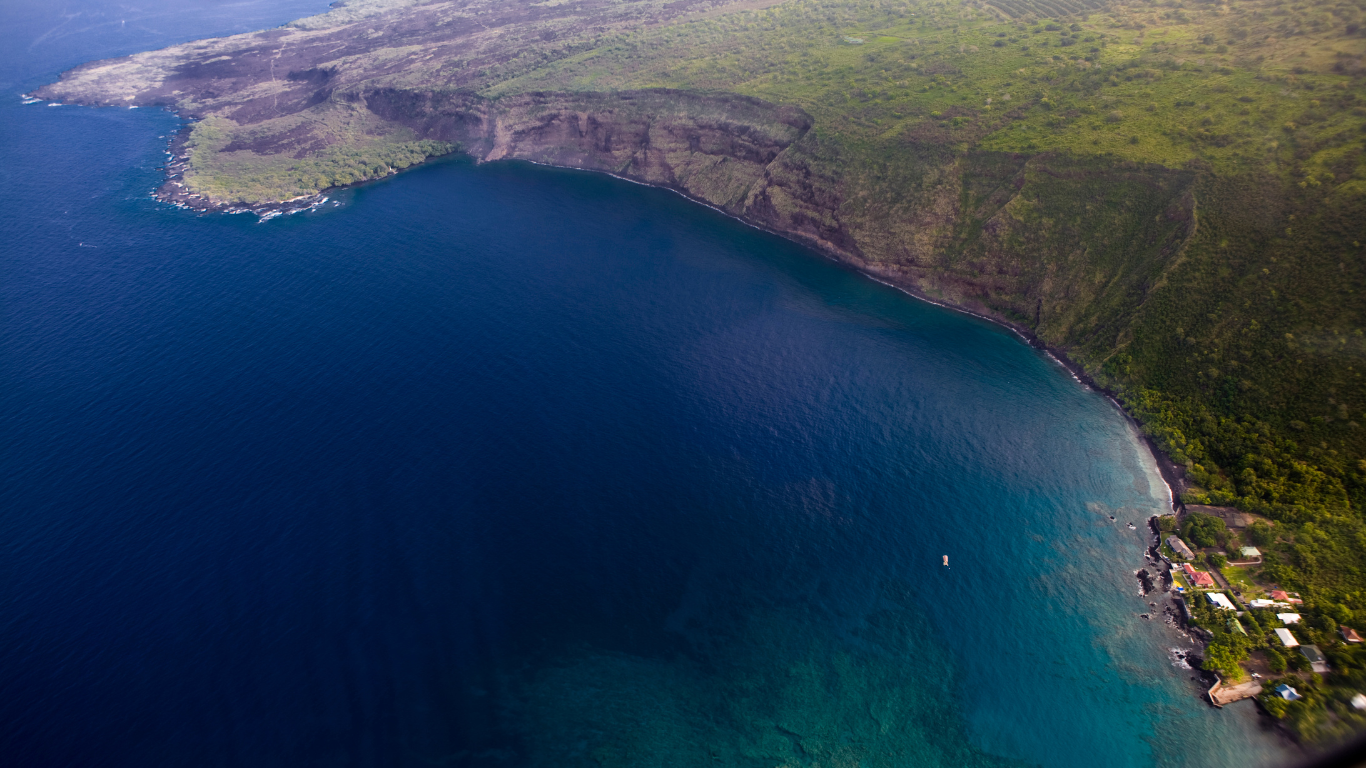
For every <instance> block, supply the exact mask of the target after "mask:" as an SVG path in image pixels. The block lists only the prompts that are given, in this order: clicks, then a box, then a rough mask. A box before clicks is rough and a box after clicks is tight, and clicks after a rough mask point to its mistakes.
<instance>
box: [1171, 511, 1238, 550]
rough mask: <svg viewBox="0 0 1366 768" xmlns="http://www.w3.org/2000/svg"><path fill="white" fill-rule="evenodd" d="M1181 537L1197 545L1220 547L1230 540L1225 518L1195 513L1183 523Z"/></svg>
mask: <svg viewBox="0 0 1366 768" xmlns="http://www.w3.org/2000/svg"><path fill="white" fill-rule="evenodd" d="M1181 538H1183V539H1185V540H1186V541H1187V542H1189V543H1191V544H1193V545H1195V546H1197V547H1218V546H1223V545H1224V543H1225V542H1227V541H1228V531H1227V527H1226V526H1225V525H1224V521H1223V520H1220V519H1219V518H1217V517H1214V516H1212V515H1202V514H1200V513H1195V514H1191V515H1187V516H1186V519H1185V521H1184V522H1183V523H1182V524H1181Z"/></svg>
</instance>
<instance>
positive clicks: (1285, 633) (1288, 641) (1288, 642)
mask: <svg viewBox="0 0 1366 768" xmlns="http://www.w3.org/2000/svg"><path fill="white" fill-rule="evenodd" d="M1276 637H1277V638H1278V639H1280V641H1281V645H1284V646H1285V647H1286V648H1294V647H1295V646H1297V645H1299V644H1300V641H1299V640H1296V639H1295V636H1294V635H1292V634H1290V630H1288V629H1285V628H1284V627H1282V628H1280V629H1277V630H1276Z"/></svg>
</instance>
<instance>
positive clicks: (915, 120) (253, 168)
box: [35, 0, 1366, 740]
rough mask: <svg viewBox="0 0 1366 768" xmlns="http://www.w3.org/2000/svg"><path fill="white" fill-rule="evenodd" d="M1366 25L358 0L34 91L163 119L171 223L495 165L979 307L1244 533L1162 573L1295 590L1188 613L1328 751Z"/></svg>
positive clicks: (1343, 515)
mask: <svg viewBox="0 0 1366 768" xmlns="http://www.w3.org/2000/svg"><path fill="white" fill-rule="evenodd" d="M1364 25H1366V9H1363V7H1362V6H1361V4H1360V3H1353V2H1336V1H1335V0H1304V1H1303V2H1287V1H1286V0H1238V1H1237V2H1217V1H1216V2H1205V1H1203V0H1152V1H1150V0H1116V1H1115V2H1100V1H1098V0H998V1H997V2H992V3H988V2H979V1H977V0H943V1H939V0H931V1H920V0H912V1H910V2H886V1H885V0H788V1H787V2H776V0H733V1H732V0H696V1H693V0H544V1H542V2H528V1H527V0H506V1H505V0H499V1H498V2H492V1H490V0H354V2H346V3H337V4H335V5H334V7H333V10H331V11H330V12H329V13H325V14H322V15H320V16H314V17H310V18H306V19H301V20H298V21H295V22H292V23H290V24H287V25H285V26H283V27H281V28H278V29H272V30H267V31H262V32H256V33H251V34H244V35H237V36H233V37H225V38H218V39H211V40H203V41H199V42H194V43H188V44H184V45H178V46H173V47H170V48H167V49H164V50H161V51H153V52H147V53H140V54H136V55H133V56H128V57H124V58H120V59H113V60H108V61H99V62H94V63H91V64H86V65H84V66H81V67H78V68H76V69H74V70H71V71H70V72H67V73H65V74H64V75H63V76H62V78H61V80H60V81H59V82H56V83H53V84H51V85H48V86H45V87H43V88H41V89H39V90H38V91H37V92H36V94H35V95H37V96H39V97H41V98H43V99H45V100H57V101H63V102H70V103H80V104H88V105H100V106H111V107H149V106H164V107H168V108H172V109H175V110H177V111H178V112H179V113H180V114H181V115H183V116H184V117H186V118H187V119H189V120H191V121H192V125H191V129H190V130H189V131H188V132H184V133H183V135H182V136H181V137H180V139H178V143H177V145H176V146H175V151H176V153H177V155H178V158H179V160H178V162H177V163H175V164H173V166H172V167H171V169H170V171H171V177H170V178H168V179H167V182H166V184H165V186H163V187H162V188H161V190H160V194H161V196H162V197H164V198H165V199H167V200H171V201H175V202H178V203H180V204H182V205H189V206H192V207H196V208H201V209H226V208H240V207H251V208H255V209H258V210H268V209H271V208H272V207H275V208H278V207H279V206H280V205H281V204H283V203H285V202H286V201H292V200H299V199H301V198H302V199H307V198H309V196H313V195H317V194H319V193H321V192H322V191H324V190H326V189H328V188H331V187H335V186H340V185H347V184H353V183H357V182H361V181H365V180H368V179H374V178H378V177H381V176H384V175H387V174H390V173H394V172H396V171H397V170H399V169H402V168H405V167H408V166H411V165H414V164H417V163H420V162H422V161H423V160H425V159H427V158H429V157H432V156H436V155H441V154H446V153H449V152H452V151H460V152H464V153H466V154H468V155H470V156H472V157H474V158H476V159H477V160H479V161H493V160H499V159H504V158H521V159H525V160H531V161H535V162H540V163H548V164H554V165H559V166H566V167H575V168H584V169H591V170H597V171H604V172H609V173H613V174H616V175H619V176H622V177H625V178H629V179H633V180H637V181H641V182H645V183H649V184H654V185H658V186H662V187H667V188H670V189H674V190H677V191H679V192H681V193H683V194H685V195H687V196H689V197H691V198H693V199H696V200H698V201H701V202H704V203H706V204H709V205H712V206H714V207H716V208H719V209H721V210H723V211H726V212H728V213H730V214H733V215H735V216H737V217H740V218H742V219H744V220H746V221H749V222H751V223H753V224H755V225H758V226H761V227H764V228H766V229H769V230H771V231H774V232H777V233H780V234H783V235H785V236H787V237H791V238H793V239H796V240H798V241H801V242H804V243H807V244H809V245H811V246H812V247H814V248H817V249H819V250H820V251H822V252H824V253H826V254H829V255H830V256H832V257H834V258H837V259H840V260H842V261H844V262H846V263H848V264H851V265H853V266H855V267H857V268H859V269H862V270H865V271H867V272H870V273H873V274H875V275H877V276H878V277H879V278H880V279H883V280H885V281H887V282H890V283H893V284H895V285H897V286H900V287H903V288H905V289H906V290H908V291H911V292H913V293H915V294H917V295H921V296H924V297H927V298H930V299H933V300H936V301H940V302H943V303H947V304H950V305H953V306H957V307H961V308H964V309H967V310H970V311H973V312H977V313H980V314H983V315H986V316H989V317H992V318H995V319H998V320H1000V321H1002V322H1005V323H1009V324H1011V325H1012V326H1014V327H1016V328H1018V329H1020V330H1021V331H1022V332H1024V333H1026V334H1027V335H1029V337H1031V338H1033V339H1036V340H1037V341H1038V342H1039V343H1041V344H1044V345H1047V346H1048V347H1050V348H1051V349H1053V350H1055V351H1057V352H1058V354H1059V355H1060V357H1062V358H1063V359H1065V360H1067V361H1068V362H1069V364H1071V365H1072V366H1074V368H1075V369H1076V370H1077V371H1079V372H1080V373H1082V374H1083V375H1084V376H1086V377H1088V378H1089V380H1090V381H1093V382H1094V383H1095V384H1096V385H1098V386H1099V387H1101V388H1103V389H1105V390H1107V391H1108V392H1110V393H1112V394H1113V395H1114V396H1115V398H1116V399H1117V401H1118V402H1120V403H1121V404H1122V405H1123V407H1124V408H1125V409H1126V410H1127V411H1128V412H1129V413H1130V414H1131V415H1133V416H1134V417H1135V418H1136V419H1137V420H1138V421H1139V423H1141V424H1142V426H1143V429H1144V430H1145V432H1146V433H1147V435H1148V436H1149V437H1150V438H1151V439H1152V441H1153V442H1154V443H1155V444H1156V446H1157V447H1158V448H1159V449H1160V450H1161V452H1162V453H1163V454H1165V456H1166V457H1167V458H1168V459H1169V462H1168V466H1167V467H1166V469H1167V473H1168V475H1169V480H1170V481H1171V482H1172V483H1173V485H1174V488H1175V490H1176V492H1177V493H1178V495H1179V498H1180V499H1181V500H1182V501H1183V502H1184V503H1186V504H1190V505H1207V506H1210V507H1213V508H1219V509H1227V510H1232V511H1234V512H1238V511H1241V512H1243V513H1247V514H1252V515H1255V516H1256V518H1255V519H1256V520H1257V521H1258V525H1259V526H1261V527H1255V528H1254V527H1253V526H1247V527H1244V528H1239V529H1237V530H1238V531H1239V532H1238V533H1236V534H1230V533H1229V532H1228V531H1230V530H1232V527H1222V528H1221V527H1217V526H1213V525H1210V524H1209V523H1207V521H1206V518H1207V517H1210V516H1209V515H1205V516H1203V517H1201V516H1198V515H1199V513H1187V515H1184V516H1183V517H1182V518H1181V522H1180V523H1179V524H1180V525H1181V526H1182V527H1183V530H1182V531H1181V533H1182V535H1184V536H1185V537H1187V538H1188V539H1195V540H1194V541H1191V542H1190V543H1191V544H1194V545H1197V546H1196V547H1195V549H1194V550H1192V551H1191V552H1190V555H1191V557H1190V561H1191V562H1192V570H1194V568H1195V566H1196V565H1200V566H1201V567H1214V568H1216V570H1217V568H1218V567H1219V565H1220V561H1225V562H1226V561H1227V560H1228V559H1231V558H1239V557H1242V554H1241V553H1242V548H1243V547H1248V548H1250V549H1253V550H1255V551H1256V552H1257V555H1256V562H1255V563H1252V562H1250V561H1249V564H1248V565H1244V566H1241V568H1242V571H1239V573H1238V574H1237V575H1238V577H1239V578H1242V577H1243V575H1244V574H1246V577H1247V579H1248V581H1247V583H1248V585H1249V587H1248V589H1249V594H1254V593H1260V591H1262V590H1263V589H1265V590H1266V591H1267V593H1268V594H1273V593H1275V592H1280V593H1282V594H1285V595H1289V594H1290V593H1295V594H1297V595H1299V597H1297V598H1296V599H1298V600H1301V602H1300V603H1296V604H1295V607H1296V611H1295V612H1294V613H1295V614H1296V615H1297V616H1298V617H1300V618H1297V619H1296V620H1295V621H1296V622H1297V623H1299V624H1298V627H1299V628H1298V629H1296V628H1294V627H1292V628H1291V629H1290V630H1287V629H1286V628H1285V626H1283V625H1284V623H1285V620H1282V619H1275V618H1272V617H1271V614H1265V615H1261V616H1259V617H1253V618H1251V619H1248V620H1247V621H1245V622H1243V623H1240V624H1239V625H1238V627H1236V628H1235V627H1234V626H1233V624H1234V623H1237V622H1236V621H1235V622H1229V621H1227V620H1225V619H1224V618H1223V615H1222V614H1220V613H1218V612H1217V611H1218V610H1220V609H1221V606H1218V605H1216V606H1214V607H1212V608H1208V607H1199V608H1198V609H1197V613H1198V614H1199V615H1197V616H1196V617H1195V618H1196V620H1197V621H1198V622H1200V624H1201V625H1202V626H1207V627H1209V629H1207V631H1208V633H1209V634H1210V638H1211V644H1212V645H1211V647H1212V648H1215V649H1218V650H1217V652H1212V653H1209V654H1207V659H1206V664H1207V665H1208V666H1209V667H1210V668H1213V669H1218V670H1219V672H1220V673H1221V674H1222V675H1224V677H1225V678H1226V682H1229V683H1230V684H1232V683H1234V682H1236V679H1237V678H1242V677H1243V676H1244V675H1249V674H1250V670H1251V669H1252V668H1253V667H1256V664H1259V663H1268V662H1267V658H1268V657H1255V655H1256V654H1257V653H1261V652H1262V651H1259V650H1258V649H1261V648H1265V649H1272V650H1274V649H1275V647H1276V646H1274V645H1269V643H1272V642H1274V637H1273V635H1272V630H1273V628H1274V629H1277V630H1282V631H1287V632H1290V631H1292V630H1293V631H1299V632H1300V633H1301V634H1307V635H1308V636H1309V637H1310V638H1312V639H1315V640H1316V647H1317V648H1321V649H1322V655H1323V656H1324V660H1323V661H1312V660H1306V661H1304V663H1303V664H1301V663H1300V662H1299V661H1298V657H1294V656H1291V657H1289V661H1288V662H1287V660H1286V654H1284V653H1282V652H1281V651H1276V652H1275V654H1274V655H1271V656H1269V658H1270V663H1271V668H1275V667H1277V666H1279V667H1280V668H1281V669H1284V668H1285V666H1284V664H1286V663H1289V664H1290V665H1291V666H1292V667H1293V666H1296V665H1299V666H1304V667H1305V668H1306V670H1308V669H1309V668H1310V667H1311V666H1312V667H1313V669H1314V670H1317V669H1319V668H1320V667H1318V666H1313V665H1322V667H1323V668H1325V669H1328V670H1330V671H1328V672H1327V673H1319V672H1314V671H1306V672H1305V673H1304V675H1305V677H1304V680H1305V681H1306V682H1305V683H1304V684H1302V685H1301V688H1302V689H1303V690H1302V691H1299V692H1297V693H1296V696H1299V698H1297V699H1296V698H1291V697H1288V696H1286V695H1285V694H1284V692H1281V693H1276V692H1275V690H1274V688H1273V687H1272V686H1270V685H1268V686H1267V687H1266V691H1265V692H1264V694H1263V697H1264V698H1263V702H1264V704H1263V705H1264V706H1265V707H1266V708H1267V710H1268V711H1269V712H1270V713H1271V714H1273V715H1274V716H1276V717H1278V718H1281V719H1282V720H1283V721H1284V722H1285V723H1287V725H1288V727H1290V728H1291V730H1293V731H1294V732H1295V733H1296V734H1298V735H1299V736H1300V737H1301V738H1304V739H1307V740H1331V739H1334V738H1338V737H1341V736H1342V735H1344V734H1346V733H1348V732H1351V731H1352V730H1353V729H1355V728H1358V727H1361V726H1363V725H1366V715H1363V714H1362V710H1361V709H1357V708H1355V707H1354V705H1353V703H1352V702H1353V701H1354V699H1353V696H1354V695H1356V694H1358V693H1360V692H1361V691H1366V652H1362V651H1361V650H1360V649H1361V644H1360V643H1356V642H1351V641H1350V638H1351V637H1355V632H1354V631H1353V628H1355V629H1358V630H1360V629H1366V523H1364V522H1363V517H1362V512H1363V509H1366V428H1363V426H1362V425H1363V424H1366V386H1364V385H1366V380H1364V379H1363V372H1362V371H1358V370H1357V368H1358V367H1366V293H1363V291H1366V252H1364V251H1363V241H1366V145H1364V143H1363V142H1364V141H1366V131H1364V129H1366V68H1363V57H1364V56H1366V30H1364V29H1363V26H1364ZM1168 533H1173V534H1175V533H1177V531H1175V530H1172V531H1168ZM1165 535H1166V534H1165V533H1164V536H1165ZM1206 542H1208V543H1206ZM1234 548H1236V550H1235V549H1234ZM1228 556H1231V558H1230V557H1228ZM1249 557H1250V556H1249ZM1245 559H1246V558H1245ZM1206 563H1208V564H1209V565H1208V566H1207V565H1206ZM1221 578H1222V577H1221ZM1230 580H1231V579H1230ZM1267 599H1271V598H1267ZM1282 613H1285V611H1282ZM1249 632H1251V633H1253V634H1254V635H1258V636H1257V637H1253V638H1252V639H1249V640H1247V641H1246V642H1244V641H1243V640H1242V639H1239V638H1244V637H1248V633H1249ZM1276 637H1279V635H1276ZM1250 654H1252V656H1250ZM1276 656H1279V657H1281V662H1282V663H1281V664H1276V663H1275V662H1276ZM1254 657H1255V658H1254ZM1259 658H1260V659H1261V661H1258V659H1259ZM1249 659H1251V661H1249ZM1248 664H1252V665H1253V667H1248V666H1247V665H1248ZM1314 675H1319V676H1320V677H1312V676H1314ZM1227 678H1234V680H1227ZM1282 685H1284V683H1282Z"/></svg>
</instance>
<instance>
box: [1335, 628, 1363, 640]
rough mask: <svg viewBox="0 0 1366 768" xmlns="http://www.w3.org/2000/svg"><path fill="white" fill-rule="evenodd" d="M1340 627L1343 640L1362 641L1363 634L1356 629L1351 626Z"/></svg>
mask: <svg viewBox="0 0 1366 768" xmlns="http://www.w3.org/2000/svg"><path fill="white" fill-rule="evenodd" d="M1338 629H1339V630H1341V632H1342V639H1343V640H1346V641H1347V642H1349V643H1359V642H1361V635H1358V634H1357V631H1356V630H1355V629H1352V628H1351V627H1339V628H1338Z"/></svg>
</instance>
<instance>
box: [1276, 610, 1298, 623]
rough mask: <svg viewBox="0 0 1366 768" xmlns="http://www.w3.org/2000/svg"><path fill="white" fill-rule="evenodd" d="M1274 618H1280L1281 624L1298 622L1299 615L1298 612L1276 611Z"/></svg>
mask: <svg viewBox="0 0 1366 768" xmlns="http://www.w3.org/2000/svg"><path fill="white" fill-rule="evenodd" d="M1276 618H1278V619H1280V620H1281V623H1282V624H1299V623H1300V615H1299V614H1298V613H1278V614H1276Z"/></svg>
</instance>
